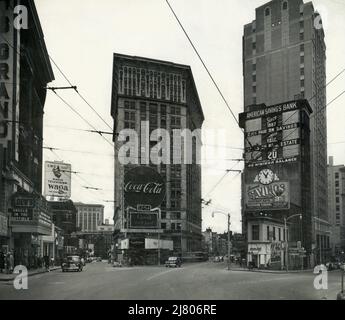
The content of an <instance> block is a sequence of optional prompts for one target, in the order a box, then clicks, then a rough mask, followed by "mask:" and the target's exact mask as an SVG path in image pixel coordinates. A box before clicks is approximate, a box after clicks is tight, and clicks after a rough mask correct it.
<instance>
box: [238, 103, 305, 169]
mask: <svg viewBox="0 0 345 320" xmlns="http://www.w3.org/2000/svg"><path fill="white" fill-rule="evenodd" d="M302 107H304V104H303V101H291V102H286V103H282V104H278V105H274V106H269V107H266V106H265V105H262V106H261V105H258V106H253V107H252V108H251V111H249V112H244V113H242V114H240V123H241V126H242V127H243V128H244V129H245V137H246V140H245V160H246V167H248V168H253V167H263V166H268V165H275V164H284V163H292V162H297V161H298V160H299V156H300V144H301V134H300V131H301V124H300V123H301V116H300V110H301V108H302Z"/></svg>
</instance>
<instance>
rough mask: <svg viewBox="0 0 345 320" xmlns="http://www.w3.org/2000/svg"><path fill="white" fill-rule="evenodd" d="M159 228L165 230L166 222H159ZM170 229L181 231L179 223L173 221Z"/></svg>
mask: <svg viewBox="0 0 345 320" xmlns="http://www.w3.org/2000/svg"><path fill="white" fill-rule="evenodd" d="M161 229H163V230H167V223H166V222H162V223H161ZM170 230H177V231H181V223H175V222H173V223H171V224H170Z"/></svg>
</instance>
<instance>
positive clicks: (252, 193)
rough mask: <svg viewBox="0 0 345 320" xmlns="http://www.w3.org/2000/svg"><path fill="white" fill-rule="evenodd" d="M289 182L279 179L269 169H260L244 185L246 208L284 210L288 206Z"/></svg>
mask: <svg viewBox="0 0 345 320" xmlns="http://www.w3.org/2000/svg"><path fill="white" fill-rule="evenodd" d="M289 186H290V184H289V182H287V181H280V179H279V177H278V175H277V174H275V173H274V172H273V171H272V170H270V169H263V170H261V171H260V172H259V173H258V174H257V175H256V176H255V179H254V181H253V183H249V184H246V186H245V209H246V210H284V209H289V208H290V190H289Z"/></svg>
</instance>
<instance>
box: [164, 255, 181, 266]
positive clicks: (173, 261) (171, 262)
mask: <svg viewBox="0 0 345 320" xmlns="http://www.w3.org/2000/svg"><path fill="white" fill-rule="evenodd" d="M181 265H182V260H181V258H179V257H169V259H168V260H167V261H165V266H166V267H167V268H171V267H175V268H177V267H181Z"/></svg>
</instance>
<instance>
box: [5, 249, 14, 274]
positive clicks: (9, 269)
mask: <svg viewBox="0 0 345 320" xmlns="http://www.w3.org/2000/svg"><path fill="white" fill-rule="evenodd" d="M6 265H7V273H8V274H11V273H12V272H13V269H14V257H13V254H12V252H8V253H7V255H6Z"/></svg>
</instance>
